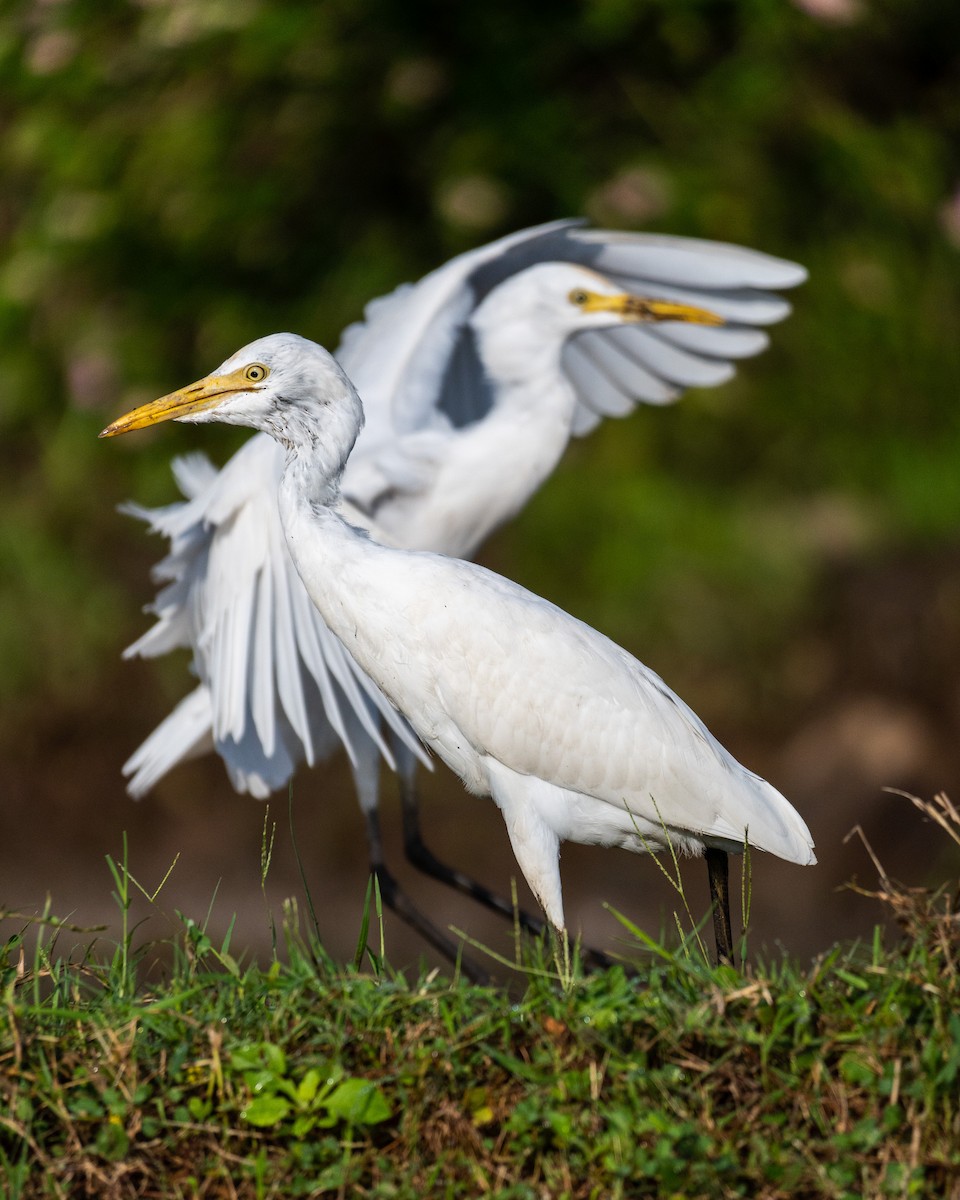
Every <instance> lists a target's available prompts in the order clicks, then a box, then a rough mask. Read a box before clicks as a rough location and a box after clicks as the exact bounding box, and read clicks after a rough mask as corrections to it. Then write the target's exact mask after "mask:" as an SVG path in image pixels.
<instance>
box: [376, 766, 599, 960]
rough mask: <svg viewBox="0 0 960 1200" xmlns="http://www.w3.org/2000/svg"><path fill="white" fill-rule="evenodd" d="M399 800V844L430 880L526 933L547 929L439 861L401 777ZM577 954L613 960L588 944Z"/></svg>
mask: <svg viewBox="0 0 960 1200" xmlns="http://www.w3.org/2000/svg"><path fill="white" fill-rule="evenodd" d="M400 803H401V805H402V809H403V847H404V850H405V852H406V855H407V858H408V859H409V860H410V862H411V863H412V864H413V865H414V866H415V867H416V868H417V870H418V871H422V872H423V873H424V874H425V875H429V876H430V878H431V879H436V880H439V882H440V883H445V884H446V885H447V886H448V887H452V888H453V889H454V890H455V891H458V892H462V893H463V894H464V895H465V896H470V897H471V899H473V900H476V901H477V903H478V904H482V905H484V907H485V908H489V909H491V910H492V911H493V912H495V913H499V914H500V915H501V916H504V917H507V918H509V919H510V920H514V918H516V920H517V921H518V922H519V924H520V928H521V929H523V930H524V931H525V932H526V933H532V934H533V935H534V936H535V937H540V936H541V935H542V934H543V931H544V930H545V929H546V928H547V926H546V923H545V922H543V921H541V920H540V919H539V918H538V917H533V916H531V915H530V914H529V913H528V912H524V910H523V909H522V908H521V909H516V908H514V906H513V904H512V903H511V902H510V901H509V900H506V899H504V897H503V896H498V895H497V894H496V892H492V891H491V890H490V889H489V888H488V887H486V886H485V885H484V884H482V883H478V882H477V880H476V879H473V878H472V877H471V876H469V875H464V873H463V872H462V871H457V870H455V869H454V868H453V867H448V866H447V864H446V863H442V862H441V861H440V860H439V859H438V858H437V856H436V855H435V854H434V853H433V851H432V850H431V849H430V848H429V847H428V846H427V845H426V843H425V842H424V840H423V835H422V834H421V832H420V802H419V800H418V798H417V792H416V788H415V787H414V786H413V783H412V782H411V781H409V780H406V779H404V778H402V777H401V779H400ZM580 957H581V959H582V960H583V962H584V963H586V964H587V965H588V966H591V967H594V968H597V969H600V970H603V969H604V968H606V967H610V966H612V965H613V961H614V960H613V959H612V958H609V957H608V956H607V955H606V954H604V953H603V951H602V950H592V949H591V948H590V947H589V946H583V947H581V950H580Z"/></svg>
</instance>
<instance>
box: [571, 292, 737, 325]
mask: <svg viewBox="0 0 960 1200" xmlns="http://www.w3.org/2000/svg"><path fill="white" fill-rule="evenodd" d="M583 311H584V312H609V313H615V314H616V315H617V316H620V317H622V318H623V319H624V320H625V321H644V322H653V321H685V322H686V323H687V324H690V325H724V324H726V322H725V321H724V319H723V317H718V316H717V314H716V313H712V312H710V311H709V309H706V308H697V307H696V305H694V304H674V303H673V302H672V301H670V300H648V299H647V298H646V297H645V296H634V295H632V294H631V293H630V292H621V293H620V294H619V295H616V296H604V295H602V294H601V293H599V292H588V293H587V300H586V302H585V303H584V305H583Z"/></svg>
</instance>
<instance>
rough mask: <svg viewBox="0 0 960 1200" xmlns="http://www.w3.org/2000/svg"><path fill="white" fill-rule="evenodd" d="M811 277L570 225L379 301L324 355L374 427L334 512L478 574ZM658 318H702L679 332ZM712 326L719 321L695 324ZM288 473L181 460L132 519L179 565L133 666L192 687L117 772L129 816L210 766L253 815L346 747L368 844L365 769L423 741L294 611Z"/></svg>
mask: <svg viewBox="0 0 960 1200" xmlns="http://www.w3.org/2000/svg"><path fill="white" fill-rule="evenodd" d="M598 273H599V274H598ZM804 277H805V272H804V271H803V269H802V268H801V267H798V266H796V265H795V264H792V263H787V262H784V261H782V260H779V259H775V258H771V257H769V256H767V255H763V254H759V253H757V252H754V251H750V250H745V249H742V248H740V247H735V246H726V245H720V244H716V243H710V242H703V241H695V240H690V239H683V238H671V237H657V236H650V235H639V234H629V233H611V232H607V231H594V230H587V229H583V228H580V227H578V226H576V225H575V224H574V223H572V222H560V223H556V224H553V225H548V226H542V227H539V228H537V229H531V230H525V231H523V232H521V233H518V234H515V235H512V236H511V237H508V238H503V239H501V240H500V241H498V242H494V243H492V244H491V245H489V246H484V247H482V248H480V249H478V250H475V251H472V252H470V253H468V254H465V255H461V256H460V257H458V258H456V259H453V260H452V261H451V262H449V263H447V264H446V265H445V266H443V267H441V268H440V269H438V270H437V271H434V272H433V273H432V274H431V275H428V276H426V277H425V278H424V279H423V280H422V281H421V282H420V283H418V284H417V285H415V286H414V285H405V286H404V287H402V288H399V289H398V290H397V291H396V292H394V293H393V294H392V295H390V296H387V297H384V298H381V299H379V300H376V301H374V302H373V303H372V304H370V305H369V306H368V308H367V312H366V314H365V319H364V321H363V322H362V323H359V324H357V325H353V326H351V327H350V328H348V329H347V330H346V331H345V333H344V335H343V339H342V342H341V345H340V347H339V349H338V351H337V357H338V359H339V361H340V362H341V364H342V365H343V366H344V368H345V369H346V371H347V372H348V374H349V375H350V376H351V378H352V379H353V380H354V381H355V383H356V385H357V387H358V390H359V392H360V394H361V396H362V397H363V402H364V406H365V409H366V414H367V421H366V425H365V427H364V429H363V431H362V433H361V435H360V437H359V439H358V442H357V445H356V447H355V449H354V452H353V454H352V455H351V457H350V460H349V462H348V464H347V469H346V472H345V474H344V479H343V491H344V495H345V497H346V502H345V506H344V510H343V511H345V512H346V513H347V514H348V515H349V516H350V518H351V520H353V521H354V523H356V524H362V525H364V526H366V527H367V528H369V529H370V530H371V531H372V533H373V536H375V537H376V538H377V539H378V540H380V541H383V542H386V543H389V544H393V545H396V546H399V547H404V548H409V549H415V548H416V549H431V550H436V551H440V552H443V553H446V554H456V555H460V556H467V557H469V556H471V555H472V554H473V553H474V552H475V550H476V549H477V547H478V546H479V544H480V543H481V542H482V541H483V539H484V538H485V537H486V536H487V535H488V534H489V533H490V532H491V531H492V530H493V529H494V528H496V526H497V525H499V524H500V523H502V522H503V521H505V520H507V519H508V518H509V517H510V516H512V515H513V514H514V513H516V512H517V511H518V510H519V509H520V508H521V507H522V506H523V505H524V504H525V503H526V501H527V500H528V499H529V497H530V496H531V495H532V494H533V492H534V491H536V489H537V488H538V487H539V486H540V484H541V483H542V482H543V481H544V479H546V478H547V476H548V475H549V474H550V473H551V472H552V471H553V469H554V467H555V466H556V463H557V462H558V460H559V458H560V456H561V455H562V453H563V450H564V448H565V446H566V444H567V441H568V440H569V438H570V437H571V436H572V435H580V434H583V433H586V432H587V431H589V430H590V429H592V428H593V427H594V426H595V425H596V424H597V423H598V422H599V421H600V420H601V419H602V418H603V417H604V416H623V415H625V414H626V413H628V412H631V411H632V410H633V408H634V407H635V406H636V405H637V404H638V403H649V404H664V403H669V402H671V401H673V400H675V399H676V398H677V397H678V396H679V395H680V393H681V391H682V390H683V388H685V387H688V386H710V385H714V384H718V383H722V382H723V381H724V380H725V379H727V378H729V376H730V375H731V374H732V373H733V365H732V364H733V362H734V361H735V360H737V359H739V358H742V357H745V356H748V355H752V354H756V353H758V352H759V351H760V350H762V349H763V348H764V347H765V346H766V344H767V337H766V334H765V333H764V332H763V331H762V329H760V328H757V326H759V325H764V324H768V323H770V322H773V321H777V320H779V319H781V318H782V317H783V316H784V315H786V313H787V312H788V311H789V307H788V305H787V304H786V302H785V301H784V300H782V299H780V298H779V297H777V296H774V295H771V294H770V293H769V291H767V290H766V289H769V288H785V287H791V286H793V285H795V284H797V283H799V282H801V281H802V279H803V278H804ZM576 289H586V290H588V291H590V292H592V293H594V294H598V295H606V296H608V297H611V296H621V297H623V296H624V294H625V293H626V292H629V293H632V294H633V295H634V296H637V295H639V296H643V297H646V298H648V299H653V300H656V301H660V302H661V309H660V312H661V313H666V315H667V316H668V317H669V316H670V315H673V316H674V317H675V318H676V319H672V320H667V319H665V318H664V317H663V316H662V315H661V316H659V317H657V323H656V324H651V323H643V322H641V321H639V320H638V313H637V312H636V310H633V311H628V310H625V309H619V310H618V309H617V308H616V307H608V308H607V309H606V310H602V309H601V310H594V311H586V310H585V309H584V307H583V306H580V305H576V304H573V303H572V302H571V301H570V296H571V294H572V292H573V291H574V290H576ZM665 302H666V303H672V304H676V305H686V306H694V307H693V309H692V310H690V311H687V312H685V313H684V312H682V311H681V310H679V309H678V310H676V311H674V312H673V313H672V314H671V312H670V310H669V309H668V308H667V307H666V306H665ZM697 310H701V316H700V317H697V315H696V312H697ZM703 310H706V313H704V312H703ZM708 314H716V315H717V316H718V317H720V318H722V319H723V320H724V322H725V323H724V324H722V325H716V324H702V323H699V321H701V320H703V319H706V316H707V315H708ZM652 315H653V314H648V317H649V316H652ZM283 461H284V460H283V454H282V452H281V451H280V450H279V449H278V447H277V446H276V444H275V443H274V442H273V441H272V440H271V439H270V438H268V437H266V436H258V437H255V438H253V439H252V440H251V441H250V442H249V443H248V444H247V445H246V446H245V447H243V448H242V449H241V450H240V451H239V452H238V453H237V454H236V455H235V456H234V457H233V458H232V459H231V460H230V462H228V463H227V465H226V466H225V467H224V468H223V470H222V471H220V472H219V473H217V472H215V471H214V469H213V468H212V467H211V466H210V465H209V463H207V462H206V460H205V459H203V458H202V457H201V456H200V455H192V456H189V457H188V458H186V459H183V460H180V461H179V463H178V464H176V465H175V471H176V475H177V481H178V483H179V485H180V487H181V490H182V491H183V492H184V494H185V496H186V497H187V500H186V502H184V503H181V504H174V505H171V506H169V507H168V508H166V509H161V510H156V511H153V512H150V511H147V510H144V509H140V508H135V507H132V506H131V511H133V512H135V513H137V514H138V515H140V516H142V517H143V518H144V519H146V520H147V521H149V522H150V524H151V525H152V526H153V528H154V529H156V530H158V531H160V532H162V533H164V534H165V535H166V536H168V537H169V538H170V542H171V547H170V552H169V554H168V556H167V558H166V559H165V560H164V561H163V562H162V563H161V564H160V565H159V567H158V568H157V571H156V575H157V578H158V579H159V580H160V581H161V582H162V583H163V584H164V587H163V588H162V590H161V591H160V593H159V595H158V598H157V601H156V603H155V605H154V611H155V612H156V614H157V617H158V620H157V622H156V624H155V625H154V626H153V628H152V629H150V630H149V631H148V632H147V633H146V634H145V635H144V636H143V637H142V638H140V639H139V641H137V642H136V643H135V644H134V645H133V646H131V647H130V648H129V650H128V651H127V653H128V655H135V654H142V655H157V654H162V653H166V652H167V651H168V650H170V649H172V648H174V647H176V646H187V647H189V648H190V649H191V650H192V653H193V659H194V669H195V671H196V674H197V675H198V677H199V685H198V687H197V688H196V690H195V691H194V692H192V693H191V694H190V695H189V696H188V697H187V698H186V699H185V700H184V701H182V702H181V704H180V705H179V706H178V707H177V708H176V709H175V710H174V712H173V713H172V714H171V715H170V716H169V717H168V718H167V719H166V720H165V721H164V722H163V723H162V724H161V725H160V726H159V727H158V728H157V729H156V730H155V731H154V733H153V734H152V735H151V736H150V737H149V738H148V739H147V741H146V742H144V744H143V745H142V746H141V747H140V748H139V750H138V751H137V752H136V753H135V754H134V755H133V756H132V758H131V759H130V760H129V762H128V763H127V764H126V766H125V772H126V773H127V774H129V775H130V776H131V780H130V784H129V787H130V791H131V792H132V793H133V794H134V795H138V796H139V795H142V794H143V793H144V792H146V791H147V790H148V789H149V788H150V787H152V786H153V785H154V784H155V783H156V781H157V780H158V779H159V778H160V777H161V776H163V775H164V774H165V773H166V772H167V771H169V770H170V769H171V768H172V767H173V766H174V765H176V764H177V763H178V762H180V761H183V760H184V759H186V758H188V757H190V756H192V755H193V754H198V753H202V752H204V751H206V750H209V749H211V748H215V749H216V750H217V751H218V753H219V754H220V755H221V757H222V759H223V761H224V763H225V764H226V767H227V770H228V772H229V774H230V778H231V780H232V782H233V785H234V786H235V787H236V788H237V790H239V791H248V792H250V793H252V794H253V795H255V796H261V797H262V796H266V795H268V794H269V793H270V792H271V791H273V790H275V789H277V788H279V787H282V786H283V785H284V784H285V783H286V781H287V780H288V779H289V777H290V775H291V773H292V772H293V770H294V769H295V767H296V765H297V764H298V763H299V762H301V761H306V762H307V763H310V764H312V763H314V762H316V761H318V760H319V759H321V758H323V757H324V756H325V755H326V754H328V753H329V752H330V751H331V750H332V749H333V748H334V747H336V746H337V745H339V744H340V743H341V742H342V743H343V744H344V745H345V747H346V749H347V753H348V754H349V756H350V759H351V763H352V765H353V768H354V774H355V778H356V780H357V786H358V795H359V797H360V801H361V805H362V807H363V808H364V811H365V813H366V814H367V821H368V828H371V829H373V828H374V822H375V817H376V804H377V777H378V769H379V757H380V755H381V754H383V755H384V756H385V757H386V758H387V760H388V761H389V762H390V763H391V765H395V764H397V760H399V763H398V765H399V767H400V769H401V771H402V772H403V773H404V775H405V776H406V777H407V779H408V780H409V778H410V777H411V775H412V771H413V767H414V764H415V758H414V755H415V754H416V753H417V751H416V742H415V740H414V739H412V738H411V737H410V735H409V732H408V731H407V730H406V729H405V727H404V726H403V723H402V722H400V721H399V720H398V719H397V717H396V714H395V713H394V711H393V709H392V707H391V706H390V705H389V704H388V703H386V702H385V701H384V699H383V697H382V696H381V695H379V693H378V691H377V689H376V688H375V687H374V686H373V685H372V684H371V683H370V681H369V680H368V679H367V678H366V676H365V675H364V674H363V673H362V672H361V671H359V670H358V668H357V667H356V664H355V663H354V661H353V660H352V659H351V658H350V657H349V656H348V655H345V654H344V653H343V650H342V648H341V647H340V645H339V643H338V641H337V639H336V638H334V637H332V636H331V634H330V631H329V629H328V628H327V627H326V625H325V624H324V622H323V620H322V619H321V618H320V617H319V615H318V614H317V613H316V611H315V610H314V609H313V607H312V605H310V604H309V602H308V600H307V597H306V593H305V592H304V590H303V587H302V585H301V583H300V580H299V578H298V577H297V573H296V571H295V569H294V567H293V563H292V561H291V559H290V556H289V554H288V553H287V550H286V547H285V544H284V539H283V535H282V530H281V527H280V520H279V513H278V509H277V502H276V495H277V485H278V482H279V478H280V474H281V471H282V467H283ZM384 724H385V727H386V731H387V732H386V733H384V732H382V729H383V728H384ZM386 739H389V744H388V740H386Z"/></svg>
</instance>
